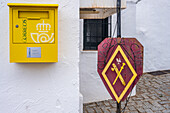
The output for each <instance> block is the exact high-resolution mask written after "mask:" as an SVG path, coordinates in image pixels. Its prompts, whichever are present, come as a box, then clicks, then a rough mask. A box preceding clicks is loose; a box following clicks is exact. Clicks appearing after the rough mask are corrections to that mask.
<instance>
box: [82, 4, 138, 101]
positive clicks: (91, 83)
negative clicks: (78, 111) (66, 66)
mask: <svg viewBox="0 0 170 113" xmlns="http://www.w3.org/2000/svg"><path fill="white" fill-rule="evenodd" d="M112 17H113V18H112V24H113V25H112V26H113V27H112V28H114V26H115V23H116V14H115V15H113V16H112ZM80 25H81V26H80V38H81V42H80V51H81V52H80V90H81V93H82V95H83V102H84V103H88V102H94V101H101V100H106V99H111V97H110V95H109V93H108V92H107V90H106V88H105V86H104V84H103V83H102V80H101V79H100V76H99V75H98V73H97V51H82V49H83V20H80ZM115 36H116V34H115ZM122 36H123V37H135V36H136V4H135V3H134V2H127V8H126V9H125V10H123V11H122ZM135 93H136V90H135V88H134V90H133V92H132V95H134V94H135Z"/></svg>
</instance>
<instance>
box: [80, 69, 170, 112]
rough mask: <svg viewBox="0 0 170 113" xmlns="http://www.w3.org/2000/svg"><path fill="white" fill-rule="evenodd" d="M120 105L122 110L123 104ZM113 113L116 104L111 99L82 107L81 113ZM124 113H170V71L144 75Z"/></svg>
mask: <svg viewBox="0 0 170 113" xmlns="http://www.w3.org/2000/svg"><path fill="white" fill-rule="evenodd" d="M157 74H159V75H157ZM121 105H122V106H121V107H122V108H123V107H124V105H125V102H122V103H121ZM115 112H116V102H114V101H113V100H112V99H111V100H105V101H100V102H94V103H88V104H84V106H83V113H115ZM125 113H170V70H167V71H159V72H153V73H149V74H144V75H143V76H142V78H141V79H140V80H139V82H138V83H137V94H136V95H135V96H133V97H131V98H130V100H129V102H128V105H127V107H126V110H125Z"/></svg>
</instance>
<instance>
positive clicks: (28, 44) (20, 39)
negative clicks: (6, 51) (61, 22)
mask: <svg viewBox="0 0 170 113" xmlns="http://www.w3.org/2000/svg"><path fill="white" fill-rule="evenodd" d="M8 6H9V7H10V9H9V11H10V12H9V16H10V62H11V63H13V62H16V63H41V62H42V63H43V62H57V61H58V4H20V3H8Z"/></svg>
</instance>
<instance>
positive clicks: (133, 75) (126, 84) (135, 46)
mask: <svg viewBox="0 0 170 113" xmlns="http://www.w3.org/2000/svg"><path fill="white" fill-rule="evenodd" d="M98 73H99V75H100V77H101V79H102V81H103V83H104V85H105V86H106V88H107V90H108V92H109V93H110V95H111V97H112V98H113V99H114V100H115V101H117V102H118V103H119V102H120V101H123V100H125V99H126V97H127V96H128V95H129V93H130V92H131V90H132V89H133V87H134V86H135V84H136V83H137V82H138V80H139V78H140V76H141V75H142V73H143V46H142V45H141V44H140V43H139V42H138V41H137V40H136V39H135V38H106V39H105V40H103V41H102V42H101V43H100V44H99V45H98Z"/></svg>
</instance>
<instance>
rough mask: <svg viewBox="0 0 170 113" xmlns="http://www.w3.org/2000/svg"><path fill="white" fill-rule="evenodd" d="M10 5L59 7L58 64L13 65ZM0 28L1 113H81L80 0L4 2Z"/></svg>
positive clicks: (2, 3) (21, 0)
mask: <svg viewBox="0 0 170 113" xmlns="http://www.w3.org/2000/svg"><path fill="white" fill-rule="evenodd" d="M10 2H17V3H19V2H20V3H53V4H59V16H58V17H59V20H58V21H59V62H58V63H51V64H16V63H9V8H8V6H7V3H10ZM0 25H1V26H0V40H1V41H0V113H79V0H76V1H74V2H73V1H71V0H48V1H47V0H1V1H0Z"/></svg>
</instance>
